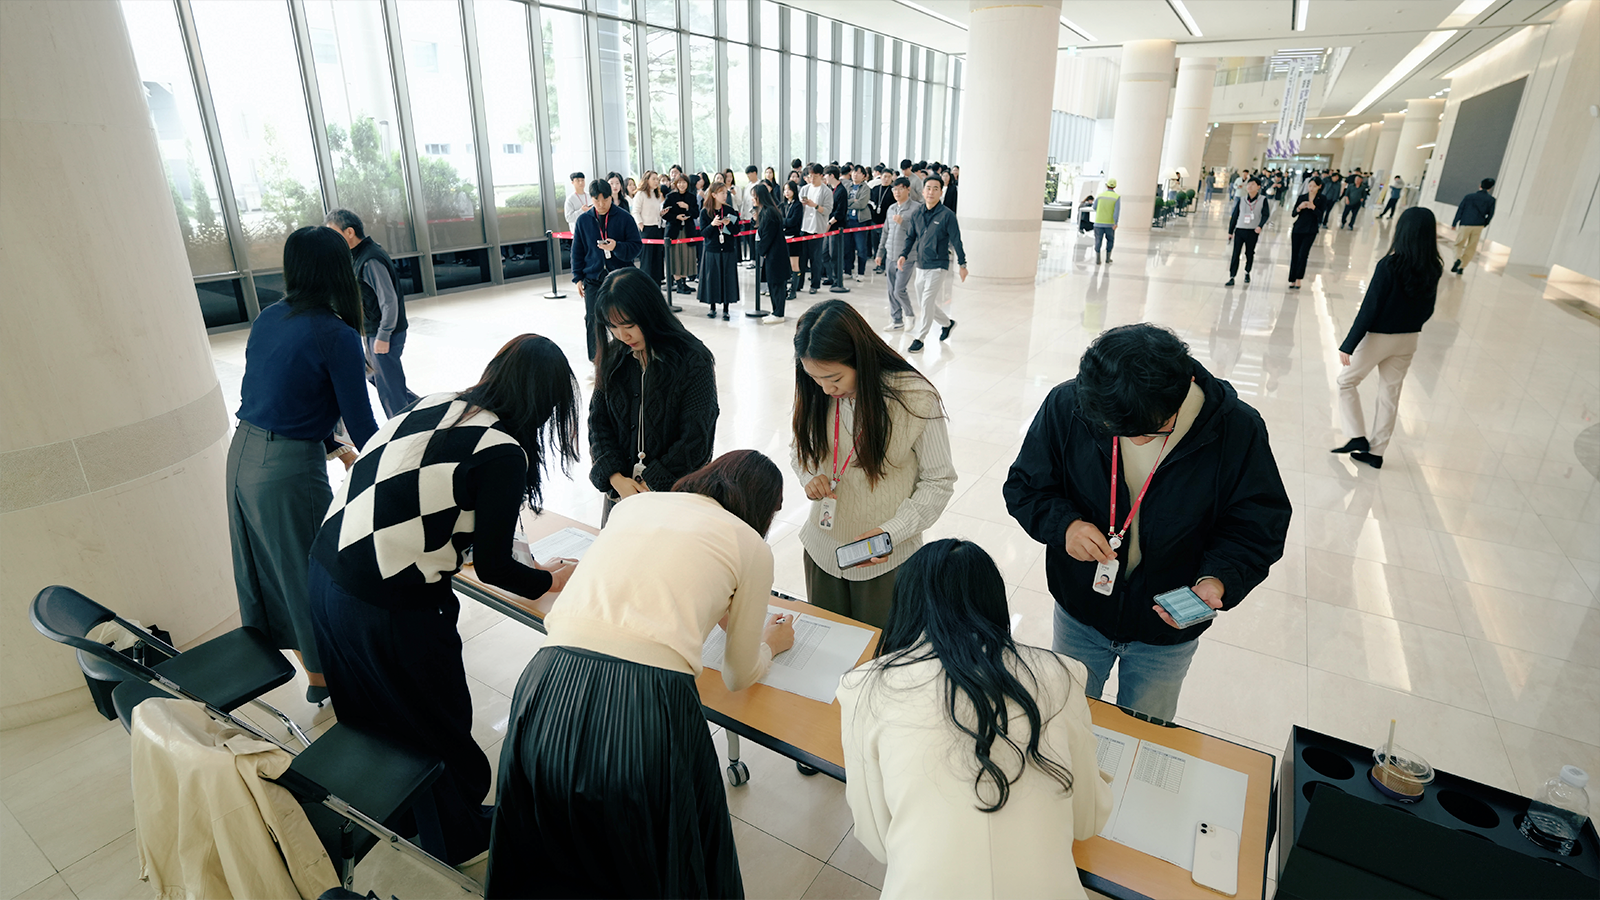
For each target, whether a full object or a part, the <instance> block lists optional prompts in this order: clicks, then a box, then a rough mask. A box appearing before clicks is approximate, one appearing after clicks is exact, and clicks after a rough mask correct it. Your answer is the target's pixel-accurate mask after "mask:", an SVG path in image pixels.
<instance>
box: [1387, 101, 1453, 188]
mask: <svg viewBox="0 0 1600 900" xmlns="http://www.w3.org/2000/svg"><path fill="white" fill-rule="evenodd" d="M1443 112H1444V101H1443V100H1407V101H1406V120H1405V122H1404V123H1403V124H1402V125H1401V126H1400V143H1399V145H1398V146H1397V147H1396V148H1395V151H1394V174H1395V175H1399V176H1400V177H1401V178H1404V179H1405V180H1406V184H1408V185H1415V184H1417V183H1418V182H1420V181H1421V180H1422V171H1423V168H1424V167H1425V166H1426V164H1427V161H1428V156H1429V155H1430V154H1431V153H1432V152H1433V148H1431V147H1423V146H1422V145H1423V144H1432V143H1433V141H1434V139H1435V138H1437V137H1438V136H1439V116H1440V114H1441V113H1443Z"/></svg>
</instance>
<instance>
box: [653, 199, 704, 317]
mask: <svg viewBox="0 0 1600 900" xmlns="http://www.w3.org/2000/svg"><path fill="white" fill-rule="evenodd" d="M672 185H673V189H672V192H671V193H669V194H667V196H666V199H664V200H662V201H661V221H663V222H665V223H666V227H667V238H668V239H669V240H674V241H676V240H679V239H681V238H691V237H698V232H697V231H696V230H695V227H694V223H695V221H696V220H697V219H699V218H700V199H699V197H697V196H696V195H695V192H694V190H693V189H692V188H690V187H689V177H688V176H687V175H683V174H679V175H678V177H677V179H676V180H675V181H673V183H672ZM698 256H699V254H698V253H696V252H695V245H694V244H673V245H672V248H671V250H669V251H668V257H669V259H670V260H671V261H672V277H673V278H674V279H676V281H677V284H676V285H675V286H674V288H673V289H674V290H676V291H677V292H678V293H680V294H692V293H694V291H691V290H689V285H688V279H690V278H693V277H695V259H696V257H698Z"/></svg>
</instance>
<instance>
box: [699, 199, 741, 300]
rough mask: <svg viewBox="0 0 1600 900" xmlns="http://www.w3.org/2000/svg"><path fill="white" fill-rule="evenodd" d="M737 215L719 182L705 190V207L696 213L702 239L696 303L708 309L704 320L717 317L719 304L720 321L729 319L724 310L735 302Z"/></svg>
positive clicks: (737, 288)
mask: <svg viewBox="0 0 1600 900" xmlns="http://www.w3.org/2000/svg"><path fill="white" fill-rule="evenodd" d="M738 233H739V211H738V210H736V209H734V207H733V204H731V203H729V202H728V186H727V185H726V184H723V183H722V180H721V179H720V178H718V179H716V180H713V181H712V182H711V187H710V188H708V189H707V190H706V205H705V208H704V209H702V210H701V211H700V235H701V236H702V237H704V238H705V243H704V244H703V245H702V246H703V247H704V250H703V251H702V253H701V255H700V302H701V303H704V304H706V305H708V306H710V307H711V311H710V312H708V313H706V318H708V319H715V318H716V317H717V304H719V303H720V304H722V321H724V322H726V321H728V319H729V318H730V316H729V313H728V308H729V307H730V306H732V305H735V304H737V303H738V302H739V239H738V238H737V237H735V236H734V235H736V234H738Z"/></svg>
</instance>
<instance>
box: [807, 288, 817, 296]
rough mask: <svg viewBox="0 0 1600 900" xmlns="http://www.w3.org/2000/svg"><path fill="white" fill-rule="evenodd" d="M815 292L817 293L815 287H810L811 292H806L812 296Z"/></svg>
mask: <svg viewBox="0 0 1600 900" xmlns="http://www.w3.org/2000/svg"><path fill="white" fill-rule="evenodd" d="M816 292H817V289H816V287H815V286H812V288H811V290H810V291H809V292H808V293H812V294H815V293H816Z"/></svg>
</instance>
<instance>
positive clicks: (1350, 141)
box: [1333, 135, 1359, 172]
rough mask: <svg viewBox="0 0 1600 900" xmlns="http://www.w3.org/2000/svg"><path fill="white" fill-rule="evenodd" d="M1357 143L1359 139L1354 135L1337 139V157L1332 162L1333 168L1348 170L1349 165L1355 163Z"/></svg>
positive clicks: (1342, 170)
mask: <svg viewBox="0 0 1600 900" xmlns="http://www.w3.org/2000/svg"><path fill="white" fill-rule="evenodd" d="M1357 143H1359V141H1358V140H1357V138H1356V137H1355V136H1354V135H1352V136H1350V137H1346V138H1343V139H1341V140H1340V141H1339V158H1338V159H1336V160H1334V163H1333V167H1334V168H1335V169H1338V170H1339V171H1340V172H1348V171H1350V167H1351V166H1353V165H1355V158H1356V144H1357Z"/></svg>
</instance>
